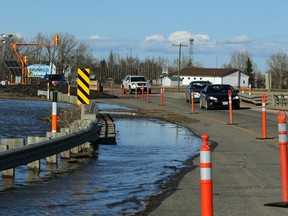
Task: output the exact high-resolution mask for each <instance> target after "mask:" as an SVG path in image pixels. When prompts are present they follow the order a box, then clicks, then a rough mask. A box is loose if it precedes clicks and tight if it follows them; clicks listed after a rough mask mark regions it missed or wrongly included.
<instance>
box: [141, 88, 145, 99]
mask: <svg viewBox="0 0 288 216" xmlns="http://www.w3.org/2000/svg"><path fill="white" fill-rule="evenodd" d="M144 99H145V98H144V84H142V100H143V101H144Z"/></svg>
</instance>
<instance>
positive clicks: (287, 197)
mask: <svg viewBox="0 0 288 216" xmlns="http://www.w3.org/2000/svg"><path fill="white" fill-rule="evenodd" d="M277 118H278V136H279V151H280V171H281V184H282V202H276V203H268V204H264V205H265V206H275V207H288V154H287V128H286V112H285V111H283V112H281V111H279V112H278V115H277Z"/></svg>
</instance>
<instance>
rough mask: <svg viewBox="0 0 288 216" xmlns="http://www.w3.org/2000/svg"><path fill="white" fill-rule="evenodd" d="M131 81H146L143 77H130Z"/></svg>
mask: <svg viewBox="0 0 288 216" xmlns="http://www.w3.org/2000/svg"><path fill="white" fill-rule="evenodd" d="M131 81H132V82H133V81H134V82H139V81H146V80H145V78H144V77H131Z"/></svg>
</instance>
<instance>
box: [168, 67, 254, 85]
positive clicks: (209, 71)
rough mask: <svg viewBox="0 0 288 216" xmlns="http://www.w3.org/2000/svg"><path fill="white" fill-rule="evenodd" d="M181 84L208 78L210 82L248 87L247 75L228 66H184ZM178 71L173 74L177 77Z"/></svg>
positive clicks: (181, 73)
mask: <svg viewBox="0 0 288 216" xmlns="http://www.w3.org/2000/svg"><path fill="white" fill-rule="evenodd" d="M179 74H180V78H182V84H183V85H188V84H189V83H190V82H191V81H194V80H208V81H210V82H211V83H212V84H230V85H232V86H239V87H240V86H243V85H244V86H245V87H248V86H249V83H248V80H249V76H248V75H246V74H244V73H242V72H240V71H239V70H238V69H228V68H184V69H182V70H181V71H180V73H179ZM177 76H178V72H176V73H174V74H173V77H177Z"/></svg>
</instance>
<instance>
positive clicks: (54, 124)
mask: <svg viewBox="0 0 288 216" xmlns="http://www.w3.org/2000/svg"><path fill="white" fill-rule="evenodd" d="M52 100H53V101H52V132H56V131H57V92H56V91H53V99H52Z"/></svg>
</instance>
